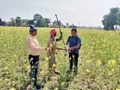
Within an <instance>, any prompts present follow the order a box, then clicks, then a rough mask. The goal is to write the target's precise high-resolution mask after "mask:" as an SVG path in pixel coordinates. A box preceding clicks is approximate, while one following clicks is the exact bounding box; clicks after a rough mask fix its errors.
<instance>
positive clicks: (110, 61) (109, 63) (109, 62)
mask: <svg viewBox="0 0 120 90" xmlns="http://www.w3.org/2000/svg"><path fill="white" fill-rule="evenodd" d="M115 64H116V61H115V60H109V61H108V65H110V66H113V65H115Z"/></svg>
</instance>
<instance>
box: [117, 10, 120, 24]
mask: <svg viewBox="0 0 120 90" xmlns="http://www.w3.org/2000/svg"><path fill="white" fill-rule="evenodd" d="M117 18H118V19H117V25H119V26H120V11H119V12H118V14H117Z"/></svg>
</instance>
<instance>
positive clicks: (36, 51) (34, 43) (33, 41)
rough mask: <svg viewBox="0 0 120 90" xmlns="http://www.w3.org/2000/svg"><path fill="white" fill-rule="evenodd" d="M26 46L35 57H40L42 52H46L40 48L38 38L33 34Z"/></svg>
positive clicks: (28, 38)
mask: <svg viewBox="0 0 120 90" xmlns="http://www.w3.org/2000/svg"><path fill="white" fill-rule="evenodd" d="M26 44H27V48H28V50H29V54H30V55H33V56H38V55H40V52H41V51H43V50H45V48H43V47H40V45H39V43H38V40H37V38H36V37H35V36H32V35H31V34H30V35H29V36H28V37H27V39H26Z"/></svg>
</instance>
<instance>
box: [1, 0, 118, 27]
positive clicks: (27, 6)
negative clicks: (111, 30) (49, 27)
mask: <svg viewBox="0 0 120 90" xmlns="http://www.w3.org/2000/svg"><path fill="white" fill-rule="evenodd" d="M112 7H120V0H0V17H1V18H2V19H3V20H7V21H8V20H10V18H11V17H13V18H15V17H16V16H20V17H21V18H23V19H32V18H33V15H34V14H36V13H39V14H41V15H42V16H43V17H48V18H50V19H51V21H53V20H55V14H58V17H59V19H60V20H61V21H62V22H63V23H64V24H66V23H67V22H69V24H72V23H74V24H75V25H79V22H80V25H87V26H99V25H102V23H101V20H102V17H103V16H104V15H105V14H107V13H109V9H110V8H112Z"/></svg>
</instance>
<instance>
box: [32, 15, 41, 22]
mask: <svg viewBox="0 0 120 90" xmlns="http://www.w3.org/2000/svg"><path fill="white" fill-rule="evenodd" d="M33 18H34V19H33V20H34V21H37V20H40V19H42V18H43V17H42V16H41V15H40V14H35V15H34V17H33Z"/></svg>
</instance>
